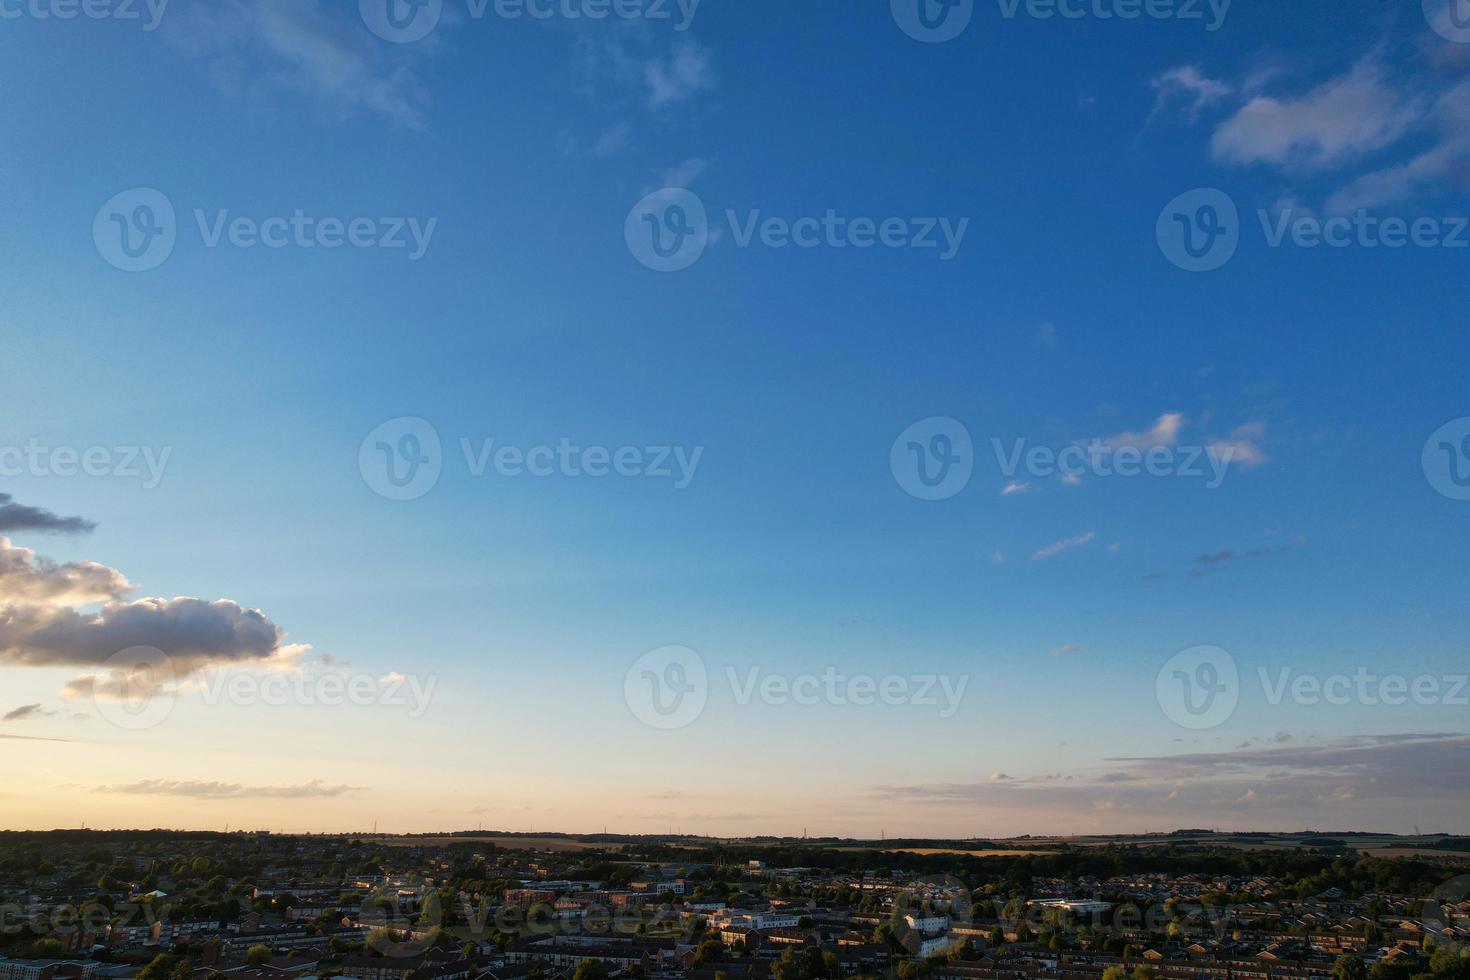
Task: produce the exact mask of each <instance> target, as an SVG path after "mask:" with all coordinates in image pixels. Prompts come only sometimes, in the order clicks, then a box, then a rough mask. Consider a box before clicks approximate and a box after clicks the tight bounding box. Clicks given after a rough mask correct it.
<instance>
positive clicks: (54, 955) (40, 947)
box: [26, 938, 66, 960]
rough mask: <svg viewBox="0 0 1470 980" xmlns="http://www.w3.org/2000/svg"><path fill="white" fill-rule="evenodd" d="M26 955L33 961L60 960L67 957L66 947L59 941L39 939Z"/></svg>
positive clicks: (32, 944)
mask: <svg viewBox="0 0 1470 980" xmlns="http://www.w3.org/2000/svg"><path fill="white" fill-rule="evenodd" d="M26 955H27V956H28V957H30V958H31V959H33V960H59V959H61V958H62V957H64V956H66V947H65V946H63V945H62V944H61V941H60V940H57V939H49V938H48V939H37V940H36V941H35V942H33V943H31V948H30V950H29V951H28V952H27V953H26Z"/></svg>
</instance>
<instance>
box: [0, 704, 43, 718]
mask: <svg viewBox="0 0 1470 980" xmlns="http://www.w3.org/2000/svg"><path fill="white" fill-rule="evenodd" d="M54 714H56V712H54V711H47V710H45V709H44V708H42V707H41V706H40V705H39V704H23V705H21V706H20V707H19V708H15V709H13V710H11V711H7V712H5V714H3V715H0V721H25V720H27V719H29V718H44V717H46V716H47V715H54Z"/></svg>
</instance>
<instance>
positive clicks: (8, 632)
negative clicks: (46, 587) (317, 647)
mask: <svg viewBox="0 0 1470 980" xmlns="http://www.w3.org/2000/svg"><path fill="white" fill-rule="evenodd" d="M283 636H284V632H283V631H282V630H281V628H280V627H279V626H277V625H276V624H275V623H272V622H271V621H270V620H269V619H267V618H266V617H265V615H264V614H263V613H261V612H260V610H258V609H245V608H243V607H241V606H240V605H238V604H237V603H235V602H232V601H230V600H229V599H217V600H215V601H213V602H207V601H205V600H203V599H191V598H178V599H139V600H138V601H136V602H115V603H110V604H108V605H106V606H104V607H102V609H101V610H100V611H98V612H96V613H82V612H78V611H76V610H75V609H51V608H44V607H34V606H32V607H24V606H22V607H12V608H9V609H7V610H6V616H5V617H4V618H3V619H0V663H5V664H13V665H15V666H24V667H57V666H70V667H100V666H104V665H106V664H107V662H108V659H109V658H110V657H112V656H113V655H114V654H116V653H117V652H118V651H120V650H126V649H129V648H132V647H155V648H157V649H159V650H162V651H163V652H164V653H165V654H167V656H168V658H169V660H170V662H171V666H172V669H173V670H174V672H175V673H178V674H180V675H183V674H189V673H193V672H194V671H196V670H200V669H202V668H204V667H207V666H211V665H221V666H227V665H232V664H239V663H250V662H252V661H256V662H258V661H264V660H267V659H269V658H271V657H273V656H275V655H276V654H277V653H279V652H280V650H281V639H282V637H283Z"/></svg>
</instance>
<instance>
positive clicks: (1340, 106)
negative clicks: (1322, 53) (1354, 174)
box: [1210, 56, 1423, 170]
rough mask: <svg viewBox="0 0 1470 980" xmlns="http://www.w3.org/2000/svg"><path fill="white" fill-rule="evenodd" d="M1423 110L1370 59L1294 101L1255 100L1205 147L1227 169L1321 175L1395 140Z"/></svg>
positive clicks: (1376, 62)
mask: <svg viewBox="0 0 1470 980" xmlns="http://www.w3.org/2000/svg"><path fill="white" fill-rule="evenodd" d="M1422 112H1423V106H1422V103H1421V101H1420V100H1419V99H1418V98H1417V97H1415V96H1412V95H1409V94H1406V93H1403V92H1400V91H1399V90H1398V89H1396V88H1395V87H1394V85H1393V84H1392V83H1391V82H1390V81H1389V79H1388V78H1387V75H1386V72H1385V70H1384V68H1383V66H1382V64H1381V63H1380V62H1379V61H1378V59H1377V58H1376V57H1371V56H1370V57H1368V58H1365V59H1364V60H1362V61H1360V62H1358V64H1356V65H1354V66H1353V67H1352V69H1350V70H1349V71H1347V72H1346V73H1344V74H1342V75H1339V76H1338V77H1336V78H1333V79H1330V80H1328V81H1326V82H1323V83H1322V84H1320V85H1318V86H1316V87H1315V88H1313V89H1310V90H1308V91H1307V92H1304V93H1302V94H1300V95H1298V96H1295V97H1285V98H1275V97H1272V96H1268V95H1258V96H1256V97H1255V98H1253V99H1251V100H1250V101H1249V102H1247V103H1246V104H1245V105H1244V106H1243V107H1242V108H1241V109H1240V111H1239V112H1237V113H1236V114H1235V115H1233V116H1231V117H1230V118H1229V119H1227V120H1225V121H1224V122H1223V123H1221V124H1220V126H1219V128H1217V129H1216V130H1215V134H1214V137H1213V138H1212V140H1211V142H1210V147H1211V150H1212V151H1213V153H1214V156H1215V159H1217V160H1219V161H1221V162H1224V163H1235V164H1254V163H1268V164H1275V165H1277V166H1280V167H1285V168H1295V169H1306V170H1318V169H1325V168H1328V167H1335V166H1339V165H1341V164H1344V163H1347V162H1351V161H1352V160H1355V159H1358V158H1360V157H1362V156H1363V155H1365V154H1367V153H1370V152H1372V151H1374V150H1380V149H1382V148H1384V147H1386V146H1389V145H1390V144H1392V143H1394V142H1396V141H1397V140H1398V139H1399V138H1400V137H1402V136H1403V135H1404V134H1405V133H1406V132H1408V130H1409V129H1410V128H1411V127H1412V126H1413V125H1414V123H1415V121H1416V120H1417V119H1418V118H1419V117H1420V116H1421V114H1422Z"/></svg>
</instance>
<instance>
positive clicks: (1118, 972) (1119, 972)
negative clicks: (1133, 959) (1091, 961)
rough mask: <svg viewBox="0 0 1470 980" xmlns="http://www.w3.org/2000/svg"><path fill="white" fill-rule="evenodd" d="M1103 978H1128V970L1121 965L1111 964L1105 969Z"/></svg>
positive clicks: (1104, 979)
mask: <svg viewBox="0 0 1470 980" xmlns="http://www.w3.org/2000/svg"><path fill="white" fill-rule="evenodd" d="M1102 980H1128V971H1127V970H1125V969H1123V968H1122V967H1121V966H1110V967H1108V968H1107V969H1106V970H1104V971H1103V975H1102Z"/></svg>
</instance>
